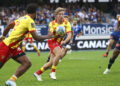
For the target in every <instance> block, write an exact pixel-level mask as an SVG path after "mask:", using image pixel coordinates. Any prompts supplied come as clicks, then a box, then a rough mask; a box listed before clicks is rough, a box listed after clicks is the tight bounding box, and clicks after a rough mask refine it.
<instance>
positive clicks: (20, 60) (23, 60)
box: [14, 55, 31, 65]
mask: <svg viewBox="0 0 120 86" xmlns="http://www.w3.org/2000/svg"><path fill="white" fill-rule="evenodd" d="M14 60H15V61H17V62H18V63H20V64H29V65H31V62H30V60H29V58H28V57H27V56H26V55H23V56H19V57H18V58H16V59H14Z"/></svg>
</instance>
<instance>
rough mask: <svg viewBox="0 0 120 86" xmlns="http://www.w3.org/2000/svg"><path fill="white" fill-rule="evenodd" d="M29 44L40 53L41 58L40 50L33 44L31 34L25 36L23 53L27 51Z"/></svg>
mask: <svg viewBox="0 0 120 86" xmlns="http://www.w3.org/2000/svg"><path fill="white" fill-rule="evenodd" d="M27 42H29V43H30V46H32V47H33V48H34V49H35V50H36V51H37V53H38V56H40V50H39V49H38V48H37V47H36V46H35V45H34V44H33V38H32V35H31V34H30V33H28V34H26V35H25V38H24V40H23V42H22V50H23V52H24V51H25V44H26V43H27Z"/></svg>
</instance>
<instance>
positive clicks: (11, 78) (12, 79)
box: [9, 75, 17, 81]
mask: <svg viewBox="0 0 120 86" xmlns="http://www.w3.org/2000/svg"><path fill="white" fill-rule="evenodd" d="M9 80H11V81H16V80H17V77H16V76H15V75H12V76H11V77H10V79H9Z"/></svg>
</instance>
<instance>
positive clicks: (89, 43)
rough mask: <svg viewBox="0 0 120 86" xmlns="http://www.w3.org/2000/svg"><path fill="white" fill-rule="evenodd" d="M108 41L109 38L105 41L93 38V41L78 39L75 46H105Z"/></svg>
mask: <svg viewBox="0 0 120 86" xmlns="http://www.w3.org/2000/svg"><path fill="white" fill-rule="evenodd" d="M108 43H109V40H108V41H107V42H106V41H105V40H93V41H78V42H77V47H78V48H80V49H82V48H88V49H89V48H96V49H97V48H106V47H107V45H108Z"/></svg>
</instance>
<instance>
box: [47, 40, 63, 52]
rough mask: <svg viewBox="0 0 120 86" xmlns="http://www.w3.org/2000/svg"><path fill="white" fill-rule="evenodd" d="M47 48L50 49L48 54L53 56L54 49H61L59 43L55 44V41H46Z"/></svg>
mask: <svg viewBox="0 0 120 86" xmlns="http://www.w3.org/2000/svg"><path fill="white" fill-rule="evenodd" d="M48 46H49V48H50V53H52V54H54V52H53V50H54V48H55V47H58V46H59V47H60V48H61V49H62V46H61V45H60V43H58V42H56V41H55V40H51V39H50V40H48Z"/></svg>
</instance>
